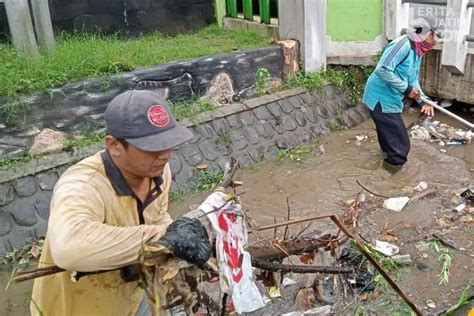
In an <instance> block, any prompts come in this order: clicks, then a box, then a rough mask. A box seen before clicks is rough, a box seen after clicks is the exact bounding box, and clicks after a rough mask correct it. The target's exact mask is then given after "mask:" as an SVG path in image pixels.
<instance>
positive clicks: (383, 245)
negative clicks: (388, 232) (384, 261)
mask: <svg viewBox="0 0 474 316" xmlns="http://www.w3.org/2000/svg"><path fill="white" fill-rule="evenodd" d="M374 249H375V250H377V251H378V252H380V253H382V254H384V255H386V256H387V257H391V256H393V255H396V254H397V253H398V252H399V251H400V248H399V247H398V246H395V245H394V244H391V243H388V242H385V241H380V240H376V241H375V247H374Z"/></svg>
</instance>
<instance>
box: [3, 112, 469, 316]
mask: <svg viewBox="0 0 474 316" xmlns="http://www.w3.org/2000/svg"><path fill="white" fill-rule="evenodd" d="M417 116H418V114H409V113H407V114H406V116H405V119H406V123H407V125H408V124H409V123H411V122H412V121H414V120H415V119H416V118H417ZM438 119H440V120H441V121H443V122H447V123H449V124H453V121H452V120H449V119H447V118H444V117H439V118H438ZM361 134H362V135H367V136H368V139H367V140H366V141H362V142H361V143H360V145H359V144H357V142H356V138H355V136H356V135H361ZM321 144H322V145H323V146H324V149H325V153H324V154H321V155H312V156H311V157H309V158H307V159H302V160H301V161H299V162H295V161H283V162H278V161H276V160H270V161H266V162H264V163H261V164H259V165H256V166H252V167H250V168H247V169H243V170H240V171H239V173H238V175H237V178H239V180H242V181H243V182H244V190H245V193H244V194H243V195H242V196H241V199H242V202H243V205H244V206H245V208H247V209H248V210H249V214H250V215H251V216H252V217H253V218H254V219H255V220H256V221H257V222H258V224H259V225H265V224H271V223H273V222H274V221H275V220H276V221H283V220H284V218H285V217H286V216H287V203H286V201H287V198H288V199H289V201H290V210H291V217H292V218H298V217H303V216H309V215H317V214H333V213H334V214H342V213H343V212H344V210H345V208H344V205H345V203H346V202H347V201H348V200H350V199H353V198H355V196H357V194H358V193H359V192H361V191H362V189H361V187H360V186H359V185H358V184H357V183H356V180H358V181H360V182H361V183H362V184H363V185H365V186H366V187H368V188H370V189H371V190H373V191H375V192H378V193H380V194H383V195H387V196H402V195H406V194H407V192H408V189H409V188H411V187H413V186H415V185H416V184H417V183H418V182H419V181H426V182H427V183H428V185H429V186H436V187H437V188H438V189H439V193H438V194H437V195H436V196H435V197H433V198H425V199H422V200H419V201H415V202H413V203H409V204H408V205H407V206H406V207H405V209H404V210H403V211H402V212H399V213H397V212H393V211H389V210H386V209H383V208H382V207H370V208H369V207H365V208H363V209H362V212H361V216H360V222H359V230H358V232H359V233H360V235H361V236H363V237H364V238H365V239H367V240H370V241H372V242H373V241H374V240H375V239H377V238H380V237H381V235H382V233H383V231H384V230H386V229H389V230H391V231H392V232H393V233H394V234H395V235H396V236H397V237H398V240H396V241H393V243H395V244H397V245H398V246H400V248H401V251H400V252H401V253H403V254H410V255H411V257H412V258H413V260H414V261H415V263H416V262H422V263H424V264H426V265H427V266H428V267H429V269H428V270H427V271H420V270H418V269H417V268H416V267H415V263H414V264H413V265H412V266H411V267H408V268H406V269H404V270H403V272H402V277H401V279H400V280H399V281H398V283H399V285H400V286H401V288H402V289H403V290H404V291H405V292H406V293H408V294H409V295H410V297H411V298H412V299H413V301H414V302H415V303H416V304H417V306H419V307H420V308H422V309H423V310H424V311H425V312H426V313H433V314H435V313H436V312H438V311H439V310H442V309H444V308H446V307H448V306H450V305H452V304H454V303H456V301H457V299H458V297H459V295H460V293H461V291H462V290H463V289H464V288H465V287H466V286H467V285H468V284H473V280H474V265H473V263H474V258H473V257H472V254H474V245H473V243H474V229H473V226H472V223H471V224H470V225H469V224H463V223H461V221H460V220H459V219H455V220H453V221H452V222H451V221H449V220H447V219H446V218H445V221H447V222H448V224H449V226H450V227H447V228H444V230H443V229H441V227H439V221H438V223H437V221H436V220H437V219H438V218H444V217H451V216H452V215H453V213H452V212H451V208H452V207H453V206H455V205H453V202H452V201H451V195H452V192H453V191H456V190H460V189H463V188H465V187H467V186H468V185H469V184H470V183H472V182H473V181H472V180H473V175H474V145H473V144H470V145H466V146H462V147H445V149H447V152H446V153H443V152H442V151H440V147H439V146H438V145H435V144H429V143H426V142H424V141H416V140H412V149H411V152H410V156H409V161H408V163H407V164H406V166H405V167H404V168H403V169H402V170H401V171H399V172H398V173H396V174H394V175H392V174H390V173H389V172H387V171H385V170H384V169H383V168H382V166H381V165H382V155H381V153H380V151H379V147H378V144H377V140H376V134H375V129H374V126H373V123H372V122H371V121H367V122H365V123H364V124H362V125H360V126H358V127H357V128H355V129H352V130H349V131H342V132H335V133H333V134H331V135H330V136H328V137H326V138H324V139H321ZM205 196H206V194H188V195H186V196H184V197H183V198H182V199H181V201H179V202H176V203H173V204H171V206H170V212H171V213H172V216H173V217H177V216H179V215H180V214H182V213H184V212H186V211H187V210H188V209H189V205H192V204H199V203H200V202H201V201H202V200H203V199H204V198H205ZM367 197H368V202H369V204H370V205H371V206H373V205H377V204H380V202H383V199H377V198H375V197H371V196H370V194H367ZM302 227H303V226H298V225H296V226H295V227H292V229H291V231H292V233H297V232H299V231H301V229H302ZM314 229H317V230H320V231H328V230H336V228H335V227H334V226H333V225H332V224H331V223H330V222H328V221H319V222H315V223H314V224H313V226H312V227H311V228H309V229H308V231H310V230H314ZM433 232H441V233H442V234H444V236H445V237H446V238H449V239H451V240H453V241H454V243H455V245H456V247H457V248H458V249H464V250H454V249H450V251H451V253H452V254H453V257H454V259H453V264H452V266H451V275H450V280H449V284H448V285H443V286H440V285H438V282H439V278H438V274H439V272H440V271H441V265H440V263H439V262H438V261H437V255H436V254H434V253H433V252H431V251H430V250H426V251H419V250H418V249H417V247H416V245H418V243H419V242H420V241H423V240H427V239H429V238H431V236H432V233H433ZM273 233H274V232H273V231H271V232H268V233H267V235H272V234H273ZM277 234H278V235H279V234H283V229H282V230H280V231H278V232H277ZM253 238H255V237H254V236H253ZM7 280H8V276H7V275H5V273H3V275H2V276H1V280H0V282H1V284H2V285H3V284H5V283H6V282H7ZM30 289H31V283H24V284H21V285H13V286H12V287H11V289H10V290H9V291H8V292H6V293H5V292H3V291H0V314H2V315H24V314H26V312H27V309H25V306H26V303H25V301H27V300H28V296H29V291H30ZM389 297H390V299H395V301H396V296H393V295H392V296H389ZM428 299H429V300H432V301H434V302H435V304H436V309H430V308H428V307H427V305H426V300H428ZM392 305H393V304H392ZM375 310H376V311H377V312H378V314H379V315H387V314H390V313H389V312H387V310H388V309H387V305H383V306H382V307H379V308H378V309H377V308H375ZM351 313H352V312H351V310H344V311H341V314H348V315H350V314H351Z"/></svg>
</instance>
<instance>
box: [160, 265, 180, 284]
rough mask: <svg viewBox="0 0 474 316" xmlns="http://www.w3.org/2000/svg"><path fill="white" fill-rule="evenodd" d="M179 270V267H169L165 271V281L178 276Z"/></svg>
mask: <svg viewBox="0 0 474 316" xmlns="http://www.w3.org/2000/svg"><path fill="white" fill-rule="evenodd" d="M178 272H179V268H178V267H175V268H172V269H169V270H167V271H165V275H163V278H162V279H163V281H168V280H171V279H172V278H174V277H175V276H176V274H178Z"/></svg>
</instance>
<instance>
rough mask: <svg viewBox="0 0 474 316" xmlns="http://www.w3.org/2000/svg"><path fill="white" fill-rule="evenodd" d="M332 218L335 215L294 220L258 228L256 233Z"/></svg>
mask: <svg viewBox="0 0 474 316" xmlns="http://www.w3.org/2000/svg"><path fill="white" fill-rule="evenodd" d="M331 216H333V215H318V216H310V217H303V218H299V219H294V220H291V221H286V222H282V223H276V224H272V225H266V226H261V227H257V228H255V230H256V231H262V230H268V229H273V228H278V227H282V226H286V225H293V224H299V223H303V222H307V221H313V220H316V219H323V218H330V217H331Z"/></svg>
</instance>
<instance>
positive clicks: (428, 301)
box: [426, 299, 436, 308]
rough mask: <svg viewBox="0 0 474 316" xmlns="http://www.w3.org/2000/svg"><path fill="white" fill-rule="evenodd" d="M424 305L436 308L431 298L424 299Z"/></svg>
mask: <svg viewBox="0 0 474 316" xmlns="http://www.w3.org/2000/svg"><path fill="white" fill-rule="evenodd" d="M426 306H428V307H429V308H436V304H435V302H434V301H433V300H430V299H428V300H426Z"/></svg>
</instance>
